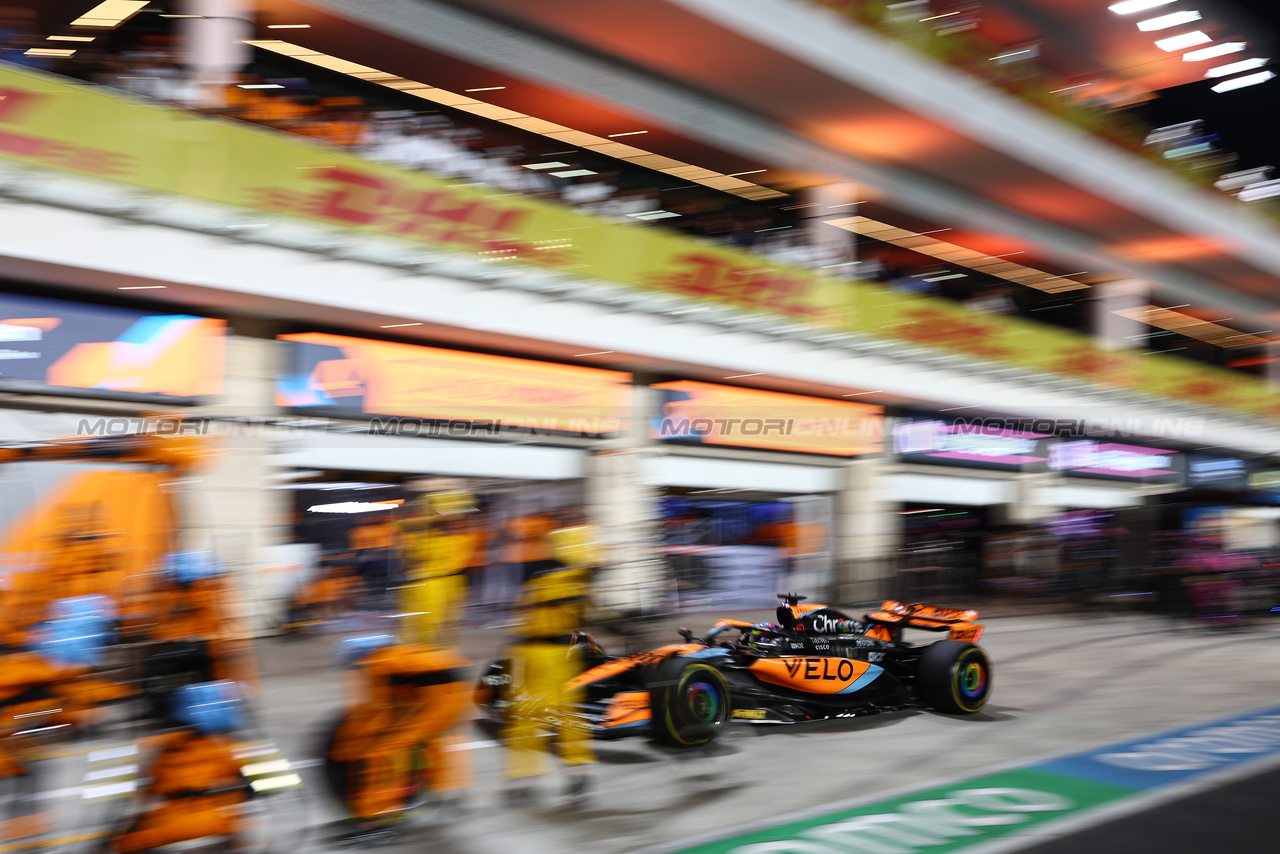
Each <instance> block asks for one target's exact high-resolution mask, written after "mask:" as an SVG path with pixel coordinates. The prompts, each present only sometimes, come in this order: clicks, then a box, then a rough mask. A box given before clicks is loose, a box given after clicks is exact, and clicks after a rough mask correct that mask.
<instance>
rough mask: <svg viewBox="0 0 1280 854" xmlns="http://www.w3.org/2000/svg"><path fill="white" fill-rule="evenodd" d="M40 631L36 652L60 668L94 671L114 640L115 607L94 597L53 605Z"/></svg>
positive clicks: (74, 597)
mask: <svg viewBox="0 0 1280 854" xmlns="http://www.w3.org/2000/svg"><path fill="white" fill-rule="evenodd" d="M50 610H52V612H53V617H52V619H50V620H48V621H46V622H45V623H44V624H43V625H42V626H41V627H40V630H39V633H38V636H39V640H38V641H37V643H36V649H37V650H38V651H39V652H40V654H41V655H43V656H44V657H45V658H47V659H49V660H51V661H53V662H56V663H57V664H60V665H63V666H73V667H97V666H98V665H100V664H101V663H102V659H103V656H104V655H105V653H106V648H107V646H109V645H110V644H111V642H112V641H113V640H114V639H115V626H114V620H115V613H116V609H115V603H113V602H112V601H111V600H110V599H109V598H108V597H106V596H103V595H100V594H96V595H91V596H72V597H69V598H66V599H58V600H57V601H55V602H54V603H53V604H52V606H51V609H50Z"/></svg>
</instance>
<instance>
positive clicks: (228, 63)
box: [178, 0, 253, 107]
mask: <svg viewBox="0 0 1280 854" xmlns="http://www.w3.org/2000/svg"><path fill="white" fill-rule="evenodd" d="M180 8H181V14H183V15H199V16H200V17H198V18H181V19H179V21H178V23H179V27H178V32H179V34H180V35H181V36H182V42H183V52H182V63H183V65H185V66H186V68H187V74H188V80H189V81H190V83H191V84H192V86H193V88H194V89H195V90H196V93H197V94H196V95H195V98H196V103H194V104H193V105H192V106H200V107H220V106H222V105H223V103H225V102H224V99H223V95H222V90H223V88H224V87H226V86H227V85H229V84H230V83H231V82H232V81H233V80H234V77H235V74H236V73H237V72H238V71H240V70H241V69H242V68H244V67H245V66H246V65H248V64H249V62H250V61H251V60H252V59H253V49H252V48H251V47H249V46H248V45H247V44H244V39H251V38H253V4H252V2H251V0H183V2H182V5H181V7H180Z"/></svg>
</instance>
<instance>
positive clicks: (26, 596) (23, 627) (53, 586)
mask: <svg viewBox="0 0 1280 854" xmlns="http://www.w3.org/2000/svg"><path fill="white" fill-rule="evenodd" d="M47 554H48V558H47V560H45V561H43V562H42V566H41V567H40V568H39V569H34V570H30V571H27V572H18V573H14V574H13V575H12V576H10V578H9V584H8V585H7V586H4V587H3V588H0V620H2V621H3V622H0V641H2V642H4V643H5V644H7V645H9V646H17V647H21V646H26V645H27V642H28V640H29V639H30V632H31V630H32V629H33V628H34V627H35V626H36V625H37V624H38V623H40V622H41V621H43V620H46V619H48V618H49V605H51V604H52V603H53V602H55V601H57V600H58V599H66V598H70V597H72V596H88V595H91V594H102V595H105V596H108V597H110V598H111V599H113V600H114V599H115V597H116V596H118V595H119V593H120V590H121V588H122V587H124V586H125V578H124V574H123V571H122V570H121V569H120V568H119V567H115V566H112V561H111V559H110V557H109V556H108V555H107V554H106V553H105V552H104V551H103V550H102V548H101V543H100V542H98V541H97V540H96V539H95V540H89V539H85V540H78V539H75V538H68V539H67V540H65V541H63V542H62V543H60V544H59V545H58V547H56V548H54V549H52V550H50V551H49V552H48V553H47Z"/></svg>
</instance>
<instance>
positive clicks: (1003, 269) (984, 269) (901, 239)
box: [825, 216, 1089, 294]
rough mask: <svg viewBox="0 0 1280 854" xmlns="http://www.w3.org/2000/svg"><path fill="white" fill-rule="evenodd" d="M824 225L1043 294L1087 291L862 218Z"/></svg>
mask: <svg viewBox="0 0 1280 854" xmlns="http://www.w3.org/2000/svg"><path fill="white" fill-rule="evenodd" d="M825 222H826V223H827V224H828V225H834V226H836V227H837V228H843V229H845V230H846V231H852V232H854V233H855V234H861V235H864V236H866V237H870V238H872V239H874V240H879V241H881V242H882V243H889V244H892V245H894V246H898V247H901V248H903V249H909V250H911V251H912V252H919V253H921V254H924V255H931V256H933V257H934V258H937V259H939V260H941V261H946V262H948V263H951V264H955V265H956V266H958V267H968V268H969V269H970V270H976V271H977V272H979V273H986V274H987V275H989V276H995V277H996V278H999V279H1004V280H1005V281H1008V282H1013V283H1014V284H1018V285H1026V286H1027V287H1029V288H1035V289H1036V290H1038V291H1044V292H1045V293H1050V294H1057V293H1062V292H1063V291H1078V290H1082V289H1085V288H1088V287H1089V285H1086V284H1084V283H1083V282H1077V281H1075V280H1074V279H1070V278H1067V277H1065V276H1051V275H1050V274H1048V273H1046V272H1044V271H1043V270H1036V269H1034V268H1032V267H1024V266H1022V265H1021V264H1015V263H1014V262H1012V261H1006V260H1004V259H1003V258H995V257H993V256H990V255H984V254H983V253H981V252H977V251H975V250H973V249H968V248H966V247H964V246H957V245H956V244H954V243H947V242H945V241H942V240H935V239H934V238H932V237H927V236H925V235H923V234H919V233H918V232H915V231H908V230H907V229H905V228H898V227H897V226H892V225H888V224H886V223H883V222H879V221H877V220H874V219H868V218H867V217H864V216H851V217H845V218H843V219H829V220H825Z"/></svg>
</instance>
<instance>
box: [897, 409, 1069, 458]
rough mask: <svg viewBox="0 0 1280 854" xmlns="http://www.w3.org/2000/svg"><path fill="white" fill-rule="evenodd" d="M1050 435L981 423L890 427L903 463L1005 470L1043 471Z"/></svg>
mask: <svg viewBox="0 0 1280 854" xmlns="http://www.w3.org/2000/svg"><path fill="white" fill-rule="evenodd" d="M1051 439H1053V434H1051V433H1033V432H1031V431H1028V430H1017V429H1011V428H1009V427H1006V426H996V425H994V424H984V423H982V422H981V421H973V422H969V421H954V422H949V421H942V420H939V419H934V418H921V419H920V420H913V421H900V422H898V423H897V424H895V425H894V427H893V450H894V452H895V453H897V454H898V455H899V456H900V457H901V458H902V461H903V462H910V463H938V464H942V465H956V466H966V467H969V468H990V469H1004V470H1008V471H1042V470H1044V469H1045V467H1046V466H1045V464H1046V463H1047V462H1048V461H1049V451H1048V447H1049V446H1048V443H1049V441H1050V440H1051Z"/></svg>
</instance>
